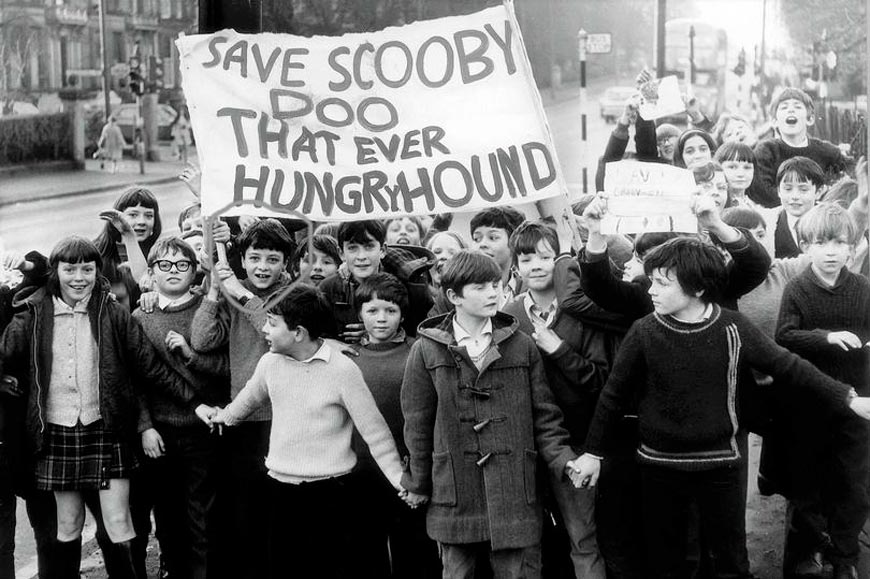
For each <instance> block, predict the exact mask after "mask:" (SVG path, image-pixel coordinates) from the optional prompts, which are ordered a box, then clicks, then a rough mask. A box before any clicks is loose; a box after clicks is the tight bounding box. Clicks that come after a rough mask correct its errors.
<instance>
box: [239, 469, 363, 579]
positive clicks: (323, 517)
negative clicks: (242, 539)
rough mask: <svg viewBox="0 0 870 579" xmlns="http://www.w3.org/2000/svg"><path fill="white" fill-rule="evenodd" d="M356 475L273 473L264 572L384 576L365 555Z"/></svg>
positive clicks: (302, 577)
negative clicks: (278, 476)
mask: <svg viewBox="0 0 870 579" xmlns="http://www.w3.org/2000/svg"><path fill="white" fill-rule="evenodd" d="M354 478H355V475H353V474H348V475H344V476H341V477H336V478H329V479H324V480H321V481H316V482H310V483H301V484H288V483H282V482H279V481H277V480H274V479H271V478H270V479H269V481H268V483H267V485H268V487H269V490H268V496H269V498H270V499H271V500H270V502H269V504H270V506H269V515H270V517H269V519H270V520H269V542H268V545H269V573H268V575H262V576H261V577H271V578H272V579H296V578H299V579H306V578H309V577H317V578H318V579H350V578H356V577H374V578H377V577H379V575H375V574H372V573H371V569H367V568H366V567H365V563H364V561H365V558H363V559H361V558H360V557H363V556H364V554H363V553H362V552H361V551H362V548H361V543H360V542H359V537H360V533H361V532H365V531H364V526H363V525H362V523H361V521H359V520H358V518H357V517H356V516H355V512H356V505H355V504H354V497H355V496H358V493H357V490H356V489H354ZM238 553H239V552H238V551H237V554H238Z"/></svg>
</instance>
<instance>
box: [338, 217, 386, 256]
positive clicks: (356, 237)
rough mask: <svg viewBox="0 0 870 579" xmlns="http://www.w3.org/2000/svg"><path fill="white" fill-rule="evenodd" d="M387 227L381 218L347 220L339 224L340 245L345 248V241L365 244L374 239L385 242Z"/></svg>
mask: <svg viewBox="0 0 870 579" xmlns="http://www.w3.org/2000/svg"><path fill="white" fill-rule="evenodd" d="M386 236H387V228H386V226H385V225H384V222H383V221H381V220H380V219H363V220H362V221H345V222H343V223H342V224H341V225H339V226H338V234H337V239H338V246H339V247H340V248H341V249H342V250H344V244H345V243H359V244H360V245H364V244H366V243H369V242H370V241H372V240H374V241H377V242H378V243H379V244H381V245H383V244H384V239H385V238H386Z"/></svg>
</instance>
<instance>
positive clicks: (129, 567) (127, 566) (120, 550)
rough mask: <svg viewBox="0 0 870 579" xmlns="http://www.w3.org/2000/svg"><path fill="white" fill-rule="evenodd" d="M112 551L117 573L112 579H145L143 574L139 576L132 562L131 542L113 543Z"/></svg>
mask: <svg viewBox="0 0 870 579" xmlns="http://www.w3.org/2000/svg"><path fill="white" fill-rule="evenodd" d="M113 549H114V551H115V562H116V563H117V564H118V571H117V576H113V577H112V579H146V577H145V574H144V573H143V574H141V575H140V573H139V571H138V570H137V569H136V564H135V563H134V561H133V540H130V541H123V542H121V543H115V544H114V545H113Z"/></svg>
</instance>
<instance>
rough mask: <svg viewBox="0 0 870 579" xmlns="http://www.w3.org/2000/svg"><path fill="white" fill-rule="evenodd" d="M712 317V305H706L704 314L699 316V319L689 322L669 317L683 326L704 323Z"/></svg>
mask: <svg viewBox="0 0 870 579" xmlns="http://www.w3.org/2000/svg"><path fill="white" fill-rule="evenodd" d="M712 315H713V304H707V307H706V308H704V313H703V314H701V318H700V319H697V320H693V321H691V322H687V321H686V320H681V319H680V318H678V317H677V316H671V317H672V318H674V319H675V320H677V321H678V322H681V323H683V324H701V323H704V322H706V321H707V320H709V319H710V317H711V316H712Z"/></svg>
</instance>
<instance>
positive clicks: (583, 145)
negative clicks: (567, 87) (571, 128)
mask: <svg viewBox="0 0 870 579" xmlns="http://www.w3.org/2000/svg"><path fill="white" fill-rule="evenodd" d="M588 41H589V34H588V33H587V32H586V31H585V30H584V29H582V28H581V29H580V31H579V32H578V33H577V50H578V52H579V55H580V170H581V173H582V179H581V181H582V183H583V192H584V193H589V171H588V169H587V166H586V165H587V164H586V161H587V159H588V158H589V141H588V140H587V137H586V104H587V103H586V101H587V96H586V43H587V42H588Z"/></svg>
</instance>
